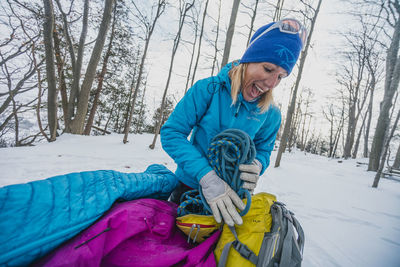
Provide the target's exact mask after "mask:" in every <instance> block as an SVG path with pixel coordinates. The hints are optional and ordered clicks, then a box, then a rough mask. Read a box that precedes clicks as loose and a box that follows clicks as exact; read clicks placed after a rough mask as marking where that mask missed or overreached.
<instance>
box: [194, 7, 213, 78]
mask: <svg viewBox="0 0 400 267" xmlns="http://www.w3.org/2000/svg"><path fill="white" fill-rule="evenodd" d="M208 2H209V0H207V1H206V4H205V7H204V11H203V19H202V21H201V29H200V36H199V42H198V48H197V57H196V63H195V64H194V68H193V75H192V82H191V86H193V83H194V81H195V78H196V71H197V65H198V64H199V58H200V50H201V41H202V40H203V32H204V23H205V21H206V15H207V7H208Z"/></svg>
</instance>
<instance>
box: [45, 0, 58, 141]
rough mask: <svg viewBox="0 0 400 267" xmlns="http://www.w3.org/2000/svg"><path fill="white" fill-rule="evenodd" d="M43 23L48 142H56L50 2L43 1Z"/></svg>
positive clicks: (52, 20)
mask: <svg viewBox="0 0 400 267" xmlns="http://www.w3.org/2000/svg"><path fill="white" fill-rule="evenodd" d="M43 4H44V13H45V21H44V23H43V40H44V47H45V55H46V76H47V86H48V89H47V105H48V107H47V119H48V123H49V129H50V141H55V140H56V133H57V86H56V72H55V68H54V53H53V51H54V46H53V30H54V10H53V1H52V0H43Z"/></svg>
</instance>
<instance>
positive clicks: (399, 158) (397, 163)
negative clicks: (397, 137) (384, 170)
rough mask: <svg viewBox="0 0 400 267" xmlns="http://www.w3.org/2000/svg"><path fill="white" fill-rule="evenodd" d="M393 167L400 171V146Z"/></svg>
mask: <svg viewBox="0 0 400 267" xmlns="http://www.w3.org/2000/svg"><path fill="white" fill-rule="evenodd" d="M392 167H393V168H395V169H400V145H399V146H398V148H397V153H396V158H395V159H394V162H393V166H392Z"/></svg>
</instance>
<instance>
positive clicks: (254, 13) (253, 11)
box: [242, 0, 259, 45]
mask: <svg viewBox="0 0 400 267" xmlns="http://www.w3.org/2000/svg"><path fill="white" fill-rule="evenodd" d="M258 2H259V0H255V3H254V7H252V6H247V5H245V4H244V3H242V6H243V7H244V8H245V9H248V10H250V12H251V13H250V14H249V15H250V26H249V34H248V35H247V42H246V45H249V43H250V39H251V36H252V35H253V31H254V21H255V20H256V16H257V7H258Z"/></svg>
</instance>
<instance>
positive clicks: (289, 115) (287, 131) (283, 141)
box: [275, 0, 322, 167]
mask: <svg viewBox="0 0 400 267" xmlns="http://www.w3.org/2000/svg"><path fill="white" fill-rule="evenodd" d="M321 2H322V0H319V1H318V4H317V8H316V9H315V12H314V16H313V18H312V21H311V29H310V33H309V36H308V39H307V44H306V47H305V49H304V51H303V52H302V53H301V58H300V66H299V71H298V73H297V78H296V84H295V87H294V90H293V93H292V99H291V101H290V105H289V108H288V111H287V114H286V121H285V127H284V129H283V133H282V138H281V142H280V145H279V149H278V154H277V156H276V160H275V167H279V166H280V163H281V158H282V154H283V152H285V149H286V144H287V141H288V138H289V136H290V126H291V124H292V116H293V113H294V109H295V106H296V97H297V90H298V88H299V85H300V80H301V75H302V72H303V68H304V63H305V61H306V57H307V51H308V48H309V46H310V42H311V37H312V34H313V31H314V27H315V22H316V20H317V16H318V13H319V10H320V7H321Z"/></svg>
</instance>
